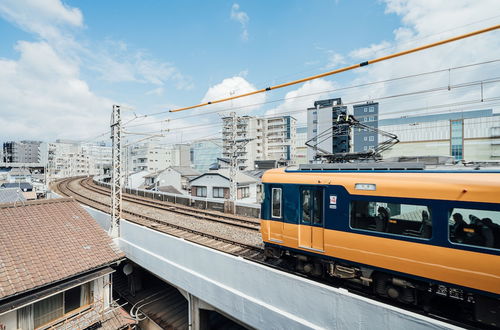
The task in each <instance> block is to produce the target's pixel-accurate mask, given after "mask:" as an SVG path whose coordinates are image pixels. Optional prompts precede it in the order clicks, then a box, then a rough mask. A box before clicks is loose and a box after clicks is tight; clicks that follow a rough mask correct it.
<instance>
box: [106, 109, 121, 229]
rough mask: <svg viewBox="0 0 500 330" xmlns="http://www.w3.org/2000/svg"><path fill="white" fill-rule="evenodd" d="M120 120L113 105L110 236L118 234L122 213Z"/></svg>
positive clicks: (117, 110) (117, 111)
mask: <svg viewBox="0 0 500 330" xmlns="http://www.w3.org/2000/svg"><path fill="white" fill-rule="evenodd" d="M121 125H122V121H121V116H120V106H119V105H113V112H112V114H111V125H110V126H111V144H112V149H111V152H112V161H111V170H112V172H111V225H110V227H109V234H110V236H111V237H112V238H117V237H119V236H120V218H121V213H122V186H121V173H120V172H121V157H122V154H121V135H122V132H121V130H122V127H121Z"/></svg>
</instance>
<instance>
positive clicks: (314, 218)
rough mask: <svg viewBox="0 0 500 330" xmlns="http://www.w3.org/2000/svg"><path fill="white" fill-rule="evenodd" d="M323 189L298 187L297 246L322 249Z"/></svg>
mask: <svg viewBox="0 0 500 330" xmlns="http://www.w3.org/2000/svg"><path fill="white" fill-rule="evenodd" d="M323 191H324V189H323V188H322V187H315V186H309V187H302V188H301V189H300V222H299V247H301V248H306V249H310V250H317V251H323V250H324V241H323V235H324V223H325V222H324V210H323V204H324V193H323Z"/></svg>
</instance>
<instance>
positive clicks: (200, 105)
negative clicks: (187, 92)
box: [169, 24, 500, 112]
mask: <svg viewBox="0 0 500 330" xmlns="http://www.w3.org/2000/svg"><path fill="white" fill-rule="evenodd" d="M499 28H500V24H499V25H494V26H490V27H488V28H485V29H481V30H476V31H473V32H469V33H466V34H462V35H459V36H455V37H452V38H448V39H444V40H441V41H437V42H433V43H430V44H427V45H423V46H420V47H415V48H412V49H408V50H405V51H401V52H397V53H393V54H390V55H386V56H382V57H379V58H375V59H372V60H368V61H364V62H361V63H358V64H354V65H350V66H346V67H343V68H339V69H336V70H333V71H328V72H325V73H321V74H317V75H314V76H310V77H306V78H301V79H297V80H294V81H290V82H287V83H282V84H278V85H275V86H269V87H266V88H262V89H259V90H256V91H253V92H248V93H243V94H239V95H234V96H230V97H226V98H223V99H219V100H215V101H208V102H204V103H200V104H197V105H192V106H188V107H184V108H179V109H175V110H169V112H179V111H186V110H190V109H195V108H200V107H204V106H207V105H210V104H216V103H222V102H226V101H230V100H235V99H239V98H242V97H247V96H251V95H255V94H260V93H265V92H268V91H271V90H276V89H280V88H284V87H288V86H292V85H296V84H300V83H303V82H306V81H310V80H314V79H318V78H322V77H326V76H332V75H335V74H338V73H341V72H346V71H350V70H353V69H357V68H361V67H364V66H367V65H370V64H374V63H378V62H382V61H386V60H389V59H392V58H396V57H400V56H404V55H408V54H411V53H415V52H419V51H422V50H425V49H429V48H433V47H437V46H440V45H444V44H447V43H450V42H454V41H457V40H461V39H465V38H469V37H472V36H475V35H478V34H482V33H486V32H490V31H493V30H497V29H499Z"/></svg>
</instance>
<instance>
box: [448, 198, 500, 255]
mask: <svg viewBox="0 0 500 330" xmlns="http://www.w3.org/2000/svg"><path fill="white" fill-rule="evenodd" d="M448 232H449V238H450V241H451V242H453V243H460V244H467V245H473V246H481V247H488V248H495V249H500V211H489V210H478V209H461V208H454V209H452V210H451V211H450V218H449V231H448Z"/></svg>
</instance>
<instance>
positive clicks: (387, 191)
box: [262, 168, 500, 203]
mask: <svg viewBox="0 0 500 330" xmlns="http://www.w3.org/2000/svg"><path fill="white" fill-rule="evenodd" d="M262 182H263V183H287V184H304V185H340V186H343V187H345V189H346V190H347V191H348V192H349V193H350V194H353V195H367V196H384V197H403V198H421V199H438V200H457V201H467V202H486V203H500V171H499V170H454V169H453V170H450V169H439V168H436V169H432V170H427V169H421V170H411V169H400V170H393V169H372V170H369V169H350V170H338V169H337V170H336V169H308V170H305V169H298V168H287V169H285V168H278V169H272V170H268V171H267V172H265V173H264V175H263V177H262ZM360 184H361V185H360ZM363 184H364V185H363ZM367 187H369V188H367ZM367 189H375V190H367Z"/></svg>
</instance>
